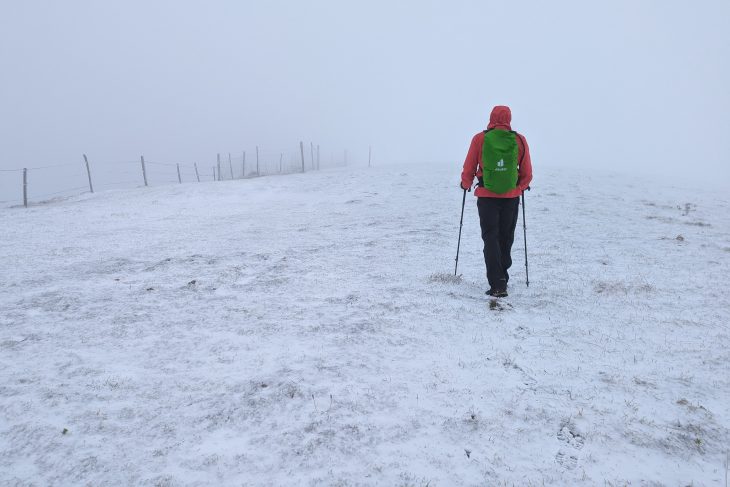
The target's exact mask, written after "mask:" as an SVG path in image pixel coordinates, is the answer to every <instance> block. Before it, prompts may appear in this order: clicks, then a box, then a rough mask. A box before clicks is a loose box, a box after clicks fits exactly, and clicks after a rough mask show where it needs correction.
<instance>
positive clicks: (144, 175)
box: [139, 156, 147, 186]
mask: <svg viewBox="0 0 730 487" xmlns="http://www.w3.org/2000/svg"><path fill="white" fill-rule="evenodd" d="M139 158H140V160H141V161H142V177H143V178H144V185H145V186H147V169H145V167H144V156H140V157H139Z"/></svg>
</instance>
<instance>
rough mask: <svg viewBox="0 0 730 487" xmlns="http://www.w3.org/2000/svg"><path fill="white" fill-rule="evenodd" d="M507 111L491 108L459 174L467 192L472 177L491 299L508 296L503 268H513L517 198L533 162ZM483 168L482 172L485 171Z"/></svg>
mask: <svg viewBox="0 0 730 487" xmlns="http://www.w3.org/2000/svg"><path fill="white" fill-rule="evenodd" d="M511 122H512V112H511V110H510V109H509V107H507V106H496V107H494V108H493V109H492V114H491V115H490V116H489V125H488V126H487V130H485V131H484V132H479V133H478V134H476V135H475V136H474V137H473V138H472V139H471V145H470V146H469V152H468V153H467V155H466V160H465V161H464V170H463V171H462V173H461V189H463V190H466V191H471V185H472V183H473V181H474V177H475V176H476V177H477V179H478V182H477V188H476V190H475V191H474V195H475V196H476V197H477V209H478V210H479V225H480V226H481V228H482V240H484V263H485V264H486V266H487V280H488V281H489V291H487V294H488V295H490V296H494V297H504V296H507V282H508V281H509V273H508V272H507V270H508V269H509V268H510V266H511V265H512V256H511V255H510V252H511V250H512V242H513V241H514V238H515V226H516V225H517V216H518V207H519V203H520V195H521V194H522V193H523V191H525V190H526V189H527V188H528V187H529V185H530V181H532V162H531V161H530V149H529V147H528V146H527V140H525V137H524V136H523V135H521V134H518V133H517V132H515V131H513V130H512V127H511V125H510V124H511ZM485 169H486V170H485Z"/></svg>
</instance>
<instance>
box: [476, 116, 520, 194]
mask: <svg viewBox="0 0 730 487" xmlns="http://www.w3.org/2000/svg"><path fill="white" fill-rule="evenodd" d="M517 137H518V135H517V132H514V131H508V130H494V129H490V130H486V131H485V132H484V145H483V146H482V183H483V185H484V187H485V188H487V189H488V190H489V191H491V192H493V193H497V194H504V193H506V192H508V191H511V190H513V189H515V188H516V187H517V178H518V172H519V163H518V161H517V158H518V154H519V147H518V145H517Z"/></svg>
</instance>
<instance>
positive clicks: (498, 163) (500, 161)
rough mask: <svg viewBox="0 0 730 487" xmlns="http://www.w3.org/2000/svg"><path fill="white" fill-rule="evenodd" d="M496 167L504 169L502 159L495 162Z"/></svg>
mask: <svg viewBox="0 0 730 487" xmlns="http://www.w3.org/2000/svg"><path fill="white" fill-rule="evenodd" d="M497 167H504V159H500V160H499V161H497Z"/></svg>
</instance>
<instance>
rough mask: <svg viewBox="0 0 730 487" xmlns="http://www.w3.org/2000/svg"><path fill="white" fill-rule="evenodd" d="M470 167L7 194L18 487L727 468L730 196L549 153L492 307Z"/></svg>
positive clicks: (0, 212)
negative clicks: (503, 288)
mask: <svg viewBox="0 0 730 487" xmlns="http://www.w3.org/2000/svg"><path fill="white" fill-rule="evenodd" d="M536 164H537V162H536ZM459 172H460V168H459V167H457V166H452V167H447V166H445V165H443V166H438V167H437V166H424V165H413V166H400V167H397V168H373V169H351V168H350V169H343V170H335V171H323V172H321V173H307V174H299V175H291V176H285V177H267V178H259V179H255V180H246V181H231V182H220V183H213V182H210V183H201V184H183V185H172V186H168V187H155V188H148V189H144V188H141V189H135V190H124V191H109V192H102V193H97V194H95V195H85V196H81V197H76V198H72V199H69V200H65V201H61V202H56V203H53V204H49V205H42V206H36V207H32V208H30V209H28V210H25V209H22V208H14V209H0V227H1V228H2V234H0V269H2V274H3V279H2V281H1V282H0V310H2V312H1V313H0V485H38V486H41V485H44V486H45V485H95V486H99V485H110V486H111V485H171V486H173V485H272V486H276V485H343V486H344V485H384V486H426V485H428V486H431V487H433V486H457V485H556V486H564V485H627V484H629V485H672V486H674V485H694V486H701V485H720V486H724V485H727V480H726V479H727V468H728V467H727V458H728V457H727V452H728V451H729V450H730V292H729V291H728V288H729V287H730V286H729V285H730V278H728V275H729V273H730V264H729V263H728V262H729V260H730V202H728V198H727V196H726V195H722V194H721V193H719V192H716V193H712V192H709V193H707V192H705V193H699V192H697V191H693V190H690V189H681V188H675V187H670V186H666V187H655V186H650V185H649V184H642V183H641V182H636V183H632V184H633V185H632V184H629V183H627V181H626V180H624V179H622V178H620V177H618V176H611V175H601V174H593V175H586V174H577V173H571V172H567V171H550V170H547V169H544V168H541V167H540V166H539V164H537V165H536V167H535V181H534V189H533V191H532V192H530V193H529V194H528V195H527V226H528V229H527V230H528V250H529V259H530V261H529V262H530V269H529V270H530V287H529V288H527V287H525V285H524V278H525V272H524V258H523V255H524V254H523V244H522V228H521V222H522V220H521V217H520V224H519V226H518V230H517V238H516V239H515V248H514V251H513V257H514V260H515V265H514V267H513V272H512V280H511V281H510V296H509V297H508V298H506V299H504V300H502V301H499V302H497V303H496V304H495V305H490V301H489V300H487V299H485V296H484V291H485V290H486V279H485V277H484V266H483V260H482V254H481V245H482V244H481V239H480V236H479V230H478V222H477V214H476V205H475V203H474V201H473V197H472V196H471V195H468V198H467V209H466V212H465V216H464V220H465V222H464V234H463V237H462V249H461V256H460V262H459V273H460V274H462V277H461V279H456V280H454V279H452V278H451V277H450V275H451V274H453V262H454V255H455V251H456V238H457V234H458V226H459V225H458V224H459V220H458V219H459V211H460V207H461V196H462V195H461V191H460V190H459V189H458V187H457V184H458V174H459Z"/></svg>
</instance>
